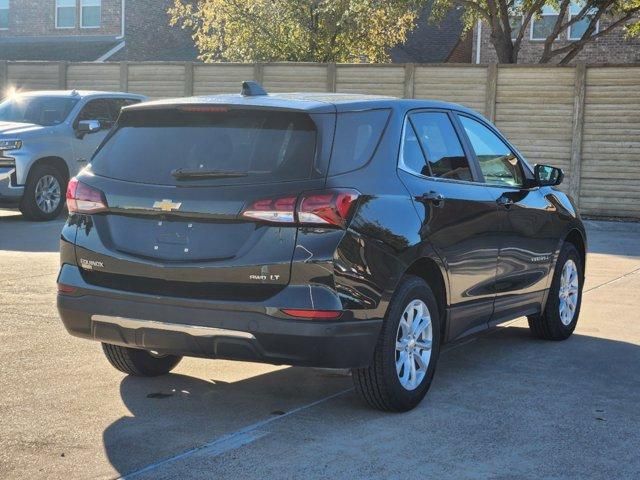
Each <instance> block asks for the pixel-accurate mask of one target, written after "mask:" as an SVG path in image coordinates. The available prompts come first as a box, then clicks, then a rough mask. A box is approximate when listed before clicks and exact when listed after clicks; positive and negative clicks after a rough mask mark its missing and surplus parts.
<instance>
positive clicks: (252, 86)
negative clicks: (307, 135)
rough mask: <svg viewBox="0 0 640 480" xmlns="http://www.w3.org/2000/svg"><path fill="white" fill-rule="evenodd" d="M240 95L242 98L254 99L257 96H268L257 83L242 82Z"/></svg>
mask: <svg viewBox="0 0 640 480" xmlns="http://www.w3.org/2000/svg"><path fill="white" fill-rule="evenodd" d="M240 94H241V95H242V96H243V97H256V96H258V95H268V93H267V91H266V90H265V89H264V88H262V85H260V84H259V83H258V82H253V81H250V80H248V81H244V82H242V90H241V92H240Z"/></svg>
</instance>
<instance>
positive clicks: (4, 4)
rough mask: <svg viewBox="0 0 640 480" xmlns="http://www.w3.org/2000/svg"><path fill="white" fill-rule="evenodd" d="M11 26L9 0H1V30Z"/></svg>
mask: <svg viewBox="0 0 640 480" xmlns="http://www.w3.org/2000/svg"><path fill="white" fill-rule="evenodd" d="M8 28H9V0H0V30H7V29H8Z"/></svg>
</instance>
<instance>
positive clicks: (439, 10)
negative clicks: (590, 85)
mask: <svg viewBox="0 0 640 480" xmlns="http://www.w3.org/2000/svg"><path fill="white" fill-rule="evenodd" d="M456 6H457V7H463V8H464V14H463V21H464V25H465V29H466V30H469V29H471V28H473V26H474V25H475V24H476V23H477V21H478V20H481V21H483V22H484V23H485V24H486V25H488V26H489V28H490V30H491V37H490V41H491V44H492V45H493V46H494V48H495V50H496V54H497V56H498V61H499V62H500V63H517V61H518V53H519V51H520V46H521V45H522V39H523V37H524V33H525V31H527V27H528V26H529V25H530V23H531V20H532V19H533V18H538V16H539V15H540V14H541V12H542V9H543V8H552V9H554V10H555V11H556V12H558V15H557V17H556V20H555V22H554V23H553V24H552V26H551V29H550V33H549V34H548V36H547V37H546V39H545V40H544V46H543V52H542V55H541V57H540V60H539V62H540V63H548V62H550V61H551V60H554V59H558V60H559V61H558V63H560V64H566V63H568V62H570V61H571V60H572V59H573V58H575V56H576V55H578V53H580V51H581V50H582V49H583V48H584V46H585V45H586V44H588V43H589V42H593V41H594V40H595V39H597V38H600V37H602V36H604V35H607V34H609V33H611V32H612V31H613V30H615V29H617V28H625V29H626V30H627V33H628V34H629V35H632V34H638V33H640V20H639V19H638V12H640V0H578V1H576V0H573V1H572V0H435V5H434V10H433V16H434V17H433V20H437V19H438V18H441V17H442V15H444V14H445V13H446V12H447V11H449V10H450V9H451V8H453V7H456ZM570 8H573V9H574V10H572V13H571V15H569V9H570ZM603 18H607V19H608V20H610V23H608V25H607V26H605V27H604V28H602V29H601V30H599V31H598V29H597V27H598V22H599V21H600V20H602V19H603ZM520 19H521V26H520V22H519V21H514V20H520ZM578 22H581V23H582V24H584V25H586V28H585V30H584V32H583V34H582V36H581V37H580V38H579V39H577V40H575V41H572V42H571V43H569V44H566V45H565V44H563V45H561V46H558V45H556V44H555V43H554V41H555V40H556V39H557V38H558V37H559V36H560V35H561V34H562V33H563V32H566V31H567V29H568V28H569V27H571V26H572V25H575V24H576V23H578ZM514 27H515V28H514Z"/></svg>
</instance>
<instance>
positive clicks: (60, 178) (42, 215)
mask: <svg viewBox="0 0 640 480" xmlns="http://www.w3.org/2000/svg"><path fill="white" fill-rule="evenodd" d="M47 179H50V180H51V185H52V189H53V190H54V191H55V190H56V189H57V192H58V193H57V197H56V196H55V194H54V193H53V191H52V193H51V195H54V198H57V200H55V201H57V204H56V206H55V208H52V209H51V210H48V209H47V206H48V205H50V204H49V203H45V204H42V206H41V205H39V204H38V196H39V191H38V184H39V182H41V181H42V182H44V184H47V183H48V182H47ZM56 185H57V187H56ZM47 190H48V189H47ZM66 191H67V179H66V178H65V176H64V174H62V173H61V172H60V171H58V170H57V169H56V168H55V167H53V166H52V165H47V164H42V165H35V166H34V167H33V168H31V171H30V172H29V176H28V177H27V184H26V186H25V189H24V196H23V197H22V200H21V201H20V211H21V212H22V215H24V217H25V218H26V219H28V220H35V221H46V220H53V219H54V218H58V217H59V216H60V213H62V209H63V208H64V204H65V194H66ZM51 201H54V199H53V198H52V200H51ZM45 202H46V201H45ZM51 207H53V205H51Z"/></svg>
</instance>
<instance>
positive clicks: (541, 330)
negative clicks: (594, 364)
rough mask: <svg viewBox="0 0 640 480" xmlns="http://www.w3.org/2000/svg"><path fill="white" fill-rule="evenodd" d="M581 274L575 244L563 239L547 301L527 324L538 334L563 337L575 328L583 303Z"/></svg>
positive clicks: (547, 336) (556, 338) (555, 337)
mask: <svg viewBox="0 0 640 480" xmlns="http://www.w3.org/2000/svg"><path fill="white" fill-rule="evenodd" d="M583 281H584V274H583V271H582V262H581V261H580V254H579V253H578V250H577V249H576V247H575V246H574V245H572V244H570V243H565V244H564V245H563V247H562V250H561V251H560V255H559V256H558V263H557V264H556V270H555V273H554V275H553V281H552V282H551V288H550V289H549V296H548V299H547V304H546V306H545V309H544V311H543V312H542V314H541V315H536V316H530V317H528V320H529V328H530V329H531V332H532V333H533V334H534V335H535V336H536V337H538V338H543V339H545V340H564V339H566V338H569V336H570V335H571V334H572V333H573V331H574V330H575V328H576V324H577V323H578V316H579V315H580V305H581V303H582V284H583Z"/></svg>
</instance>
